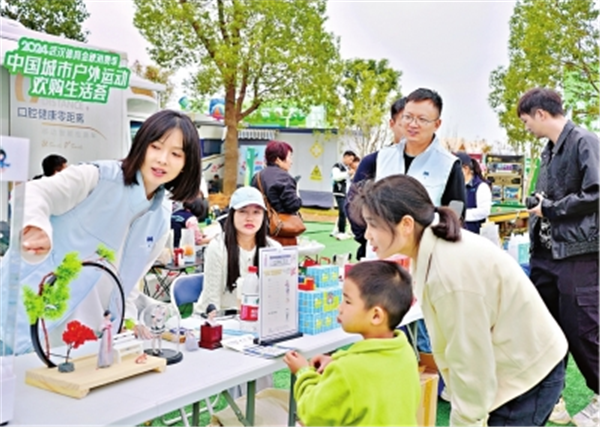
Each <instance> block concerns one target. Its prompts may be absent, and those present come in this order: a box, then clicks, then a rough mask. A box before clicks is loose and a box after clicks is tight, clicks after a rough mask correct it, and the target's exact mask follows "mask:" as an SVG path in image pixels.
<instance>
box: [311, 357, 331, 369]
mask: <svg viewBox="0 0 600 427" xmlns="http://www.w3.org/2000/svg"><path fill="white" fill-rule="evenodd" d="M331 360H332V359H331V356H327V355H326V354H317V355H316V356H315V357H313V358H312V359H310V366H312V367H313V368H315V369H316V370H317V373H319V374H322V373H323V371H324V370H325V367H326V366H327V365H329V363H331Z"/></svg>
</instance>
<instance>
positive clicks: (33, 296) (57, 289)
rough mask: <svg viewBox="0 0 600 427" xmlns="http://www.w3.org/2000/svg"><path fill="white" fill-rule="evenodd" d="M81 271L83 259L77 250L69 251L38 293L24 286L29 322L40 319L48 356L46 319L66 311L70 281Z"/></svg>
mask: <svg viewBox="0 0 600 427" xmlns="http://www.w3.org/2000/svg"><path fill="white" fill-rule="evenodd" d="M80 271H81V260H80V259H79V256H78V254H77V252H69V253H68V254H66V255H65V258H64V259H63V261H62V263H61V264H60V265H59V266H58V267H57V268H56V271H52V272H50V273H48V274H46V275H45V276H44V277H43V278H42V280H41V281H40V284H39V287H38V292H37V293H36V292H35V291H34V290H33V289H31V288H30V287H28V286H25V287H23V303H24V304H25V311H26V312H27V315H28V316H29V323H30V324H31V325H34V324H35V322H36V321H37V320H38V319H40V322H41V324H42V330H43V332H44V341H45V345H46V355H47V356H48V357H50V341H49V340H48V330H47V329H46V319H48V320H58V319H60V318H61V317H62V315H63V314H64V313H65V311H66V310H67V303H68V301H69V295H70V292H69V283H71V282H72V281H73V280H75V279H76V278H77V276H78V275H79V272H80Z"/></svg>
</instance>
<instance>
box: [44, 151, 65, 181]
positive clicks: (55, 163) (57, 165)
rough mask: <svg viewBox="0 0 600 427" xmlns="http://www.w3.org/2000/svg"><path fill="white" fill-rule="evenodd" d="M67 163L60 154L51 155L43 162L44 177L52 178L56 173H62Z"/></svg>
mask: <svg viewBox="0 0 600 427" xmlns="http://www.w3.org/2000/svg"><path fill="white" fill-rule="evenodd" d="M66 163H67V159H65V158H64V157H63V156H60V155H58V154H50V155H49V156H46V157H45V158H44V160H42V170H43V171H44V176H52V175H54V174H55V173H56V172H60V171H61V170H62V168H63V167H64V166H65V164H66Z"/></svg>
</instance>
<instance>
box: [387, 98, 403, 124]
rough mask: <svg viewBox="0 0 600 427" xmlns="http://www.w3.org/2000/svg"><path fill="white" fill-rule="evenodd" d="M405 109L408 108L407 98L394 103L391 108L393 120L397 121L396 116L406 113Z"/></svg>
mask: <svg viewBox="0 0 600 427" xmlns="http://www.w3.org/2000/svg"><path fill="white" fill-rule="evenodd" d="M404 107H406V97H402V98H400V99H397V100H396V101H394V103H393V104H392V106H391V107H390V115H391V117H392V120H396V116H397V115H398V114H400V113H402V112H403V111H404Z"/></svg>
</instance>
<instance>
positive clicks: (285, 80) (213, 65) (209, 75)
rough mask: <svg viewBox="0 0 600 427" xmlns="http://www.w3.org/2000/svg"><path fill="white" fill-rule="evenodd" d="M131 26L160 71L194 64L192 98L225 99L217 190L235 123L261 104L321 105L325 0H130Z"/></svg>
mask: <svg viewBox="0 0 600 427" xmlns="http://www.w3.org/2000/svg"><path fill="white" fill-rule="evenodd" d="M135 6H136V13H135V17H134V24H135V26H136V27H137V28H139V30H140V32H141V33H142V35H143V36H144V37H145V38H146V39H147V40H148V41H149V42H150V44H151V45H152V46H153V47H152V48H151V49H150V55H151V57H152V58H153V60H154V61H156V62H157V63H158V64H159V65H161V66H167V67H169V68H177V67H183V66H186V67H189V66H192V67H194V70H195V71H194V73H193V76H192V78H191V87H192V88H193V89H194V90H195V91H196V92H197V93H198V96H199V97H201V96H206V95H208V96H210V95H213V94H222V95H223V96H224V98H225V126H226V127H227V137H226V139H225V180H224V192H225V193H226V194H231V193H232V192H233V190H234V189H235V184H236V178H237V165H238V155H239V154H238V138H237V127H238V123H239V122H240V121H242V120H243V119H244V117H246V116H248V115H249V114H250V113H252V112H253V111H255V110H256V109H257V108H258V107H259V106H260V105H261V104H262V103H263V102H267V101H273V100H275V101H281V100H285V101H289V102H290V104H291V105H296V106H299V107H302V108H307V107H308V106H309V105H329V104H330V103H334V102H335V96H334V95H335V85H336V83H337V79H338V76H339V59H338V50H339V46H338V45H339V43H338V40H337V39H336V38H335V37H334V36H333V35H332V34H331V33H328V32H327V31H325V28H324V24H325V19H326V18H325V10H326V1H325V0H303V1H297V0H279V1H264V0H215V1H205V0H177V1H174V0H135Z"/></svg>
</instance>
